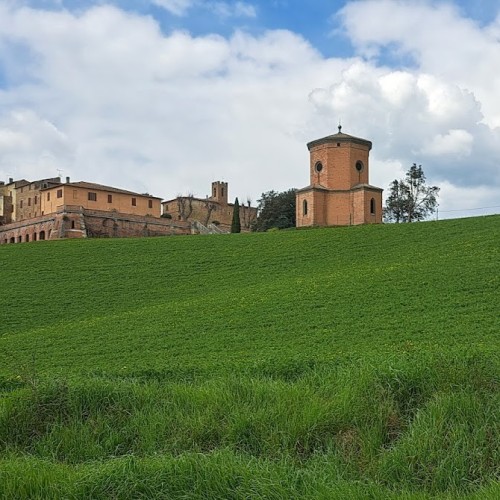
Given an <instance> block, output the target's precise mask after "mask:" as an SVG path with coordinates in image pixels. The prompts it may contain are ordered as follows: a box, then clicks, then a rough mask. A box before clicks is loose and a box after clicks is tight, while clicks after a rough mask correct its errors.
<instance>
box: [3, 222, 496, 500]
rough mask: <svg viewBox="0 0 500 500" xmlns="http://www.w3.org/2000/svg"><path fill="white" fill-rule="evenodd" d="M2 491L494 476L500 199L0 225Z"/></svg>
mask: <svg viewBox="0 0 500 500" xmlns="http://www.w3.org/2000/svg"><path fill="white" fill-rule="evenodd" d="M0 283H1V293H0V310H1V312H2V315H1V322H0V498H6V499H11V498H89V499H90V498H92V499H94V498H184V499H187V498H241V499H246V498H276V499H287V498H318V499H319V498H321V499H331V498H339V499H341V498H342V499H344V498H375V499H379V498H380V499H385V498H408V499H410V498H411V499H424V498H450V499H451V498H460V497H462V496H463V497H464V498H477V499H478V500H479V499H483V498H492V499H493V498H499V497H500V486H499V485H500V483H499V479H500V437H499V435H500V432H499V431H500V392H499V390H498V389H499V387H498V384H499V381H500V361H499V359H498V358H499V356H498V353H499V352H500V351H499V348H500V335H499V333H500V331H499V330H500V329H499V320H498V317H499V309H500V307H499V303H500V216H489V217H478V218H471V219H461V220H452V221H442V222H428V223H417V224H409V225H396V224H394V225H380V226H363V227H348V228H332V229H315V230H291V231H277V232H269V233H254V234H237V235H216V236H215V235H214V236H186V237H184V236H179V237H170V238H151V239H107V240H105V239H101V240H99V239H90V240H80V241H60V242H38V243H30V244H22V245H3V246H1V247H0Z"/></svg>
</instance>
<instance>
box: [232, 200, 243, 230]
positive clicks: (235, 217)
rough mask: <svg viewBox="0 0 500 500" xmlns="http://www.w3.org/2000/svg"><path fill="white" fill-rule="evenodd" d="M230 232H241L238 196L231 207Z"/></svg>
mask: <svg viewBox="0 0 500 500" xmlns="http://www.w3.org/2000/svg"><path fill="white" fill-rule="evenodd" d="M231 232H232V233H241V222H240V202H239V201H238V198H236V200H234V207H233V221H232V222H231Z"/></svg>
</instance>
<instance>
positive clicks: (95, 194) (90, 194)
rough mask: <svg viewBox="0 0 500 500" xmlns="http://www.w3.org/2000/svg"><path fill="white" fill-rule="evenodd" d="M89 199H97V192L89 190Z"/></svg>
mask: <svg viewBox="0 0 500 500" xmlns="http://www.w3.org/2000/svg"><path fill="white" fill-rule="evenodd" d="M88 199H89V201H97V193H91V192H89V194H88Z"/></svg>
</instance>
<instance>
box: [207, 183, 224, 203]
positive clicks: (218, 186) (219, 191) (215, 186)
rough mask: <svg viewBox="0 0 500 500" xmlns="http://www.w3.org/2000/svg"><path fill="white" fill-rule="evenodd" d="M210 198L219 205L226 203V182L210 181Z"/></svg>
mask: <svg viewBox="0 0 500 500" xmlns="http://www.w3.org/2000/svg"><path fill="white" fill-rule="evenodd" d="M210 198H211V199H212V200H214V201H216V202H217V203H220V204H221V205H227V182H220V181H216V182H212V196H211V197H210Z"/></svg>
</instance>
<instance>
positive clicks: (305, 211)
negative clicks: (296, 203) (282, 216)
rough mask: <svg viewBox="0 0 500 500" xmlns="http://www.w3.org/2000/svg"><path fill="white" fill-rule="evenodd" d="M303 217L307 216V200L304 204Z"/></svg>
mask: <svg viewBox="0 0 500 500" xmlns="http://www.w3.org/2000/svg"><path fill="white" fill-rule="evenodd" d="M302 215H304V216H305V215H307V200H304V201H303V202H302Z"/></svg>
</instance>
